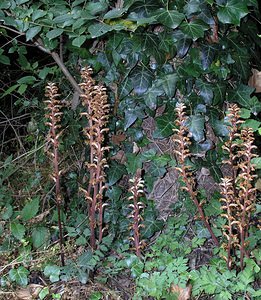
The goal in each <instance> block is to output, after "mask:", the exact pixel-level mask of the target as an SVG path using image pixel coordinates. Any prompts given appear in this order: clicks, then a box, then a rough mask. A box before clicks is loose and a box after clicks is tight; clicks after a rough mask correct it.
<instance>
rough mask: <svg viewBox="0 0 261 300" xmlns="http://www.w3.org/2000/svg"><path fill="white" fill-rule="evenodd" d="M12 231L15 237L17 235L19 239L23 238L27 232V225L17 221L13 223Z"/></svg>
mask: <svg viewBox="0 0 261 300" xmlns="http://www.w3.org/2000/svg"><path fill="white" fill-rule="evenodd" d="M11 232H12V235H13V236H14V237H16V238H17V239H18V240H21V239H22V238H23V237H24V234H25V227H24V225H22V224H20V223H18V222H17V221H15V222H13V223H11Z"/></svg>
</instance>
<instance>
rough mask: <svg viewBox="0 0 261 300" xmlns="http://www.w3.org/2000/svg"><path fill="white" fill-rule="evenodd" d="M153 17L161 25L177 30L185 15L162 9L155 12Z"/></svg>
mask: <svg viewBox="0 0 261 300" xmlns="http://www.w3.org/2000/svg"><path fill="white" fill-rule="evenodd" d="M155 16H156V18H157V20H158V21H159V22H160V23H161V24H163V25H165V26H167V27H169V28H172V29H175V28H177V27H178V26H179V24H180V23H181V22H182V21H183V20H184V18H185V15H184V14H182V13H179V12H178V11H177V10H167V9H164V8H161V9H159V10H158V11H156V12H155Z"/></svg>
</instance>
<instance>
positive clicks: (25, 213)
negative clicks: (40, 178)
mask: <svg viewBox="0 0 261 300" xmlns="http://www.w3.org/2000/svg"><path fill="white" fill-rule="evenodd" d="M38 210H39V197H36V198H34V199H32V200H31V201H30V202H28V203H26V205H25V206H24V208H23V209H22V211H21V216H22V219H23V221H28V220H30V219H32V218H33V217H34V216H36V214H37V213H38Z"/></svg>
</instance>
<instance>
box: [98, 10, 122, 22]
mask: <svg viewBox="0 0 261 300" xmlns="http://www.w3.org/2000/svg"><path fill="white" fill-rule="evenodd" d="M125 12H126V8H114V9H112V10H110V11H108V12H107V13H106V14H105V15H104V17H103V19H104V20H108V19H115V18H119V17H121V16H122V15H123V14H124V13H125Z"/></svg>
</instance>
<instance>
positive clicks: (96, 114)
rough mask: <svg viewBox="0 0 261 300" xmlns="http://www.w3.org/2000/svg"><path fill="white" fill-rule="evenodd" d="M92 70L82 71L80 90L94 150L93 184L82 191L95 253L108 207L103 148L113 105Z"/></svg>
mask: <svg viewBox="0 0 261 300" xmlns="http://www.w3.org/2000/svg"><path fill="white" fill-rule="evenodd" d="M91 75H92V69H91V68H85V69H83V70H82V73H81V77H82V80H83V82H82V83H81V84H80V87H81V89H82V91H83V94H82V95H81V98H82V104H83V106H84V107H85V108H86V112H83V113H82V114H81V115H82V116H84V117H86V119H87V121H88V125H87V126H86V128H85V129H84V131H83V132H84V136H85V142H86V144H87V145H88V146H89V147H90V156H89V160H88V162H86V164H85V165H86V169H87V171H88V172H89V183H88V187H87V189H82V191H83V193H84V195H85V198H86V200H87V203H88V212H89V222H90V231H91V237H90V244H91V247H92V248H93V249H96V247H97V241H96V228H97V227H98V242H99V243H100V242H101V240H102V236H103V231H104V228H103V210H104V207H105V206H106V203H104V201H103V195H104V191H105V189H106V185H105V182H106V176H105V172H104V169H105V168H106V167H107V160H106V158H105V153H106V151H108V150H109V147H107V146H103V143H104V139H105V133H106V132H108V130H109V128H107V127H106V126H107V123H108V118H109V104H108V103H107V94H106V89H105V88H104V87H103V86H102V85H100V84H98V85H97V84H96V83H95V81H94V79H93V78H92V77H91Z"/></svg>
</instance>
